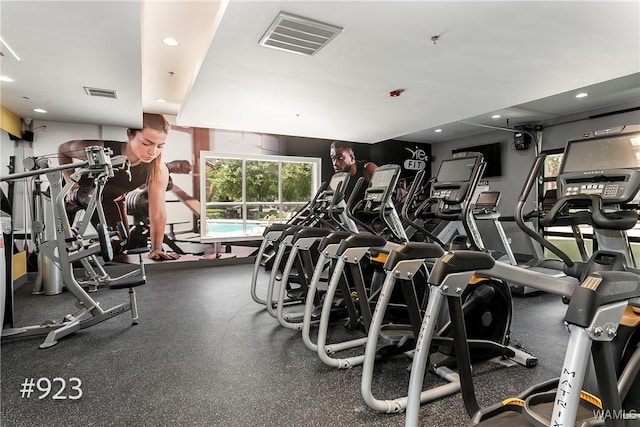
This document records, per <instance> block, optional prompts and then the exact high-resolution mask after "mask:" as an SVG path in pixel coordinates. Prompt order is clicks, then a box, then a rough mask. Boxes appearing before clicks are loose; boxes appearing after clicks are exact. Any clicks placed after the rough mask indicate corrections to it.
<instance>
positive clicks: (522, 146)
mask: <svg viewBox="0 0 640 427" xmlns="http://www.w3.org/2000/svg"><path fill="white" fill-rule="evenodd" d="M532 141H533V138H532V137H531V135H530V134H528V133H526V132H516V133H515V134H514V135H513V146H514V147H515V149H516V150H526V149H527V148H529V146H530V145H531V142H532Z"/></svg>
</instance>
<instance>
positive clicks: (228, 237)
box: [200, 151, 322, 243]
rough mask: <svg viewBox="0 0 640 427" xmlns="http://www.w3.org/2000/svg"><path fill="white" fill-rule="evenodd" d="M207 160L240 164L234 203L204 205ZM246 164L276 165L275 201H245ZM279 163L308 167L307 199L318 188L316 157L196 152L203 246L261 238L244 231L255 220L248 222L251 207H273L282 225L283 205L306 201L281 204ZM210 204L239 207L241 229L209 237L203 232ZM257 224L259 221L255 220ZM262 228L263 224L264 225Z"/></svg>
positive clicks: (319, 178) (319, 170)
mask: <svg viewBox="0 0 640 427" xmlns="http://www.w3.org/2000/svg"><path fill="white" fill-rule="evenodd" d="M211 160H240V161H241V162H242V200H241V201H235V202H208V201H207V195H206V189H207V188H208V186H207V162H208V161H211ZM248 161H267V162H275V163H277V164H278V199H277V200H276V201H253V202H248V201H247V188H246V186H247V175H246V173H247V169H246V166H247V162H248ZM283 163H307V164H311V193H310V196H309V200H311V198H313V196H314V195H315V194H316V192H317V191H318V188H320V182H321V173H322V159H321V158H318V157H301V156H278V155H260V154H251V155H246V156H245V155H241V154H229V153H217V152H214V151H202V152H200V200H201V203H200V240H201V242H203V243H207V242H222V241H246V240H259V239H261V238H262V233H260V234H256V233H255V232H254V233H249V232H248V231H247V221H255V220H252V219H248V218H247V217H248V210H249V208H252V207H253V208H255V207H256V206H260V205H276V206H277V213H278V214H277V219H276V222H284V221H285V219H284V213H285V208H286V207H287V206H289V207H291V206H304V205H305V204H306V203H307V202H309V200H304V201H297V202H283V201H282V165H283ZM211 205H216V206H229V207H237V206H240V207H241V215H240V216H241V218H239V219H238V221H241V222H242V230H241V231H238V232H237V233H225V234H224V235H218V236H216V235H215V233H213V234H211V233H208V231H207V223H208V222H209V220H208V219H207V208H208V207H210V206H211ZM258 221H260V220H258ZM265 226H266V223H265Z"/></svg>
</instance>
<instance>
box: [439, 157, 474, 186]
mask: <svg viewBox="0 0 640 427" xmlns="http://www.w3.org/2000/svg"><path fill="white" fill-rule="evenodd" d="M477 159H478V157H461V158H457V159H456V158H454V159H446V160H443V161H442V162H441V163H440V168H439V169H438V174H437V175H436V182H448V181H463V182H466V181H469V180H470V179H471V174H472V173H473V168H474V167H475V165H476V160H477Z"/></svg>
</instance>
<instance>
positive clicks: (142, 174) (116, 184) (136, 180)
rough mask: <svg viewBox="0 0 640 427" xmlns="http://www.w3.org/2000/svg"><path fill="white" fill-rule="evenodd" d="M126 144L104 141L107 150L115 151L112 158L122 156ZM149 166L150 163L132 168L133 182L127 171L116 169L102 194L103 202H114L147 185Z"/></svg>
mask: <svg viewBox="0 0 640 427" xmlns="http://www.w3.org/2000/svg"><path fill="white" fill-rule="evenodd" d="M125 144H126V142H120V141H104V146H105V148H110V149H111V150H112V151H113V154H111V157H114V156H118V155H121V154H122V148H123V147H124V145H125ZM149 166H150V165H149V164H148V163H139V164H137V165H136V166H132V167H131V168H130V172H131V180H129V175H128V174H127V172H126V171H124V170H119V169H114V171H113V172H114V174H113V178H109V180H108V181H107V184H106V185H105V188H104V192H103V194H102V196H103V197H102V198H103V200H113V199H115V198H117V197H119V196H122V195H123V194H126V193H128V192H129V191H131V190H134V189H136V188H138V187H140V186H141V185H144V184H146V183H147V177H148V175H149Z"/></svg>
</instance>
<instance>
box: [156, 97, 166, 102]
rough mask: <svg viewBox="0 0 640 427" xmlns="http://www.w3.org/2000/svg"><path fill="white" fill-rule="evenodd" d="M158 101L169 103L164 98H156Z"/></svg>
mask: <svg viewBox="0 0 640 427" xmlns="http://www.w3.org/2000/svg"><path fill="white" fill-rule="evenodd" d="M156 101H158V102H167V100H166V99H164V98H156Z"/></svg>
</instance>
